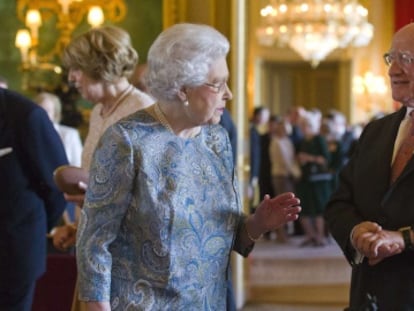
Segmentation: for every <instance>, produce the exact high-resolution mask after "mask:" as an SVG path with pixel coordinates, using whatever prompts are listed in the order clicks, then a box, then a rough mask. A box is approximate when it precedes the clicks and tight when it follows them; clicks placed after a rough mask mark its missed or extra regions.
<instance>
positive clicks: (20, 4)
mask: <svg viewBox="0 0 414 311" xmlns="http://www.w3.org/2000/svg"><path fill="white" fill-rule="evenodd" d="M16 8H17V16H18V18H19V20H21V21H22V22H23V23H24V24H25V26H26V28H24V29H20V30H18V31H17V34H16V41H15V45H16V47H17V48H19V49H20V55H21V68H22V70H23V71H25V72H35V71H37V72H39V71H48V72H54V73H55V74H58V75H60V74H61V73H62V68H61V67H60V56H61V54H62V52H63V49H64V48H65V47H66V46H67V45H68V44H69V42H70V40H71V38H72V33H73V32H74V30H75V29H76V28H77V27H78V26H80V25H81V24H82V23H84V22H85V21H87V23H88V24H89V25H90V26H91V27H97V26H99V25H101V24H103V22H104V21H105V19H106V20H109V21H112V22H119V21H121V20H122V19H123V18H124V17H125V14H126V5H125V3H124V0H17V3H16ZM42 26H44V27H45V30H44V32H43V33H44V34H46V33H47V36H45V37H46V38H45V40H44V41H45V42H41V41H40V39H41V38H40V36H39V34H42V32H41V31H39V30H40V29H41V27H42ZM51 38H52V39H54V42H48V41H50V39H51ZM52 41H53V40H52ZM42 43H44V44H42ZM46 45H49V46H51V47H50V49H49V50H47V51H46V52H45V51H43V53H41V52H39V51H40V50H41V49H40V46H42V47H44V46H46ZM43 50H44V49H43Z"/></svg>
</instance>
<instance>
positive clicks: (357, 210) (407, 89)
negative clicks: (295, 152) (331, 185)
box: [325, 24, 414, 310]
mask: <svg viewBox="0 0 414 311" xmlns="http://www.w3.org/2000/svg"><path fill="white" fill-rule="evenodd" d="M412 38H414V24H409V25H407V26H405V27H403V28H402V29H401V30H399V31H398V32H397V33H396V34H395V35H394V38H393V40H392V45H391V49H390V51H389V52H388V53H387V54H385V55H384V59H385V62H386V63H387V65H389V70H388V74H389V77H390V80H391V89H392V97H393V99H394V100H395V101H398V102H401V103H402V104H403V107H402V108H401V109H400V110H399V111H397V112H394V113H392V114H390V115H388V116H385V117H383V118H382V119H379V120H375V121H373V122H371V123H369V124H368V125H367V126H366V128H365V129H364V131H363V133H362V135H361V137H360V139H359V142H358V144H357V147H356V150H355V152H354V153H353V156H352V157H351V159H350V161H349V162H348V164H347V165H346V166H345V168H344V169H343V170H342V172H341V173H340V176H339V185H338V190H337V191H336V192H335V193H334V194H333V196H332V197H331V200H330V202H329V203H328V205H327V208H326V212H325V217H326V220H327V223H328V225H329V229H330V232H331V233H332V235H333V237H334V238H335V240H336V241H337V243H338V244H339V246H340V247H341V249H342V250H343V252H344V254H345V256H346V258H347V260H348V261H349V263H350V264H351V265H352V281H351V293H350V308H349V310H367V309H363V306H364V305H365V304H366V303H367V302H369V301H371V302H373V303H375V304H376V305H377V306H376V308H378V310H414V282H413V280H414V248H413V246H412V244H413V243H414V232H413V226H414V158H413V157H412V156H411V159H410V160H409V161H408V163H407V164H406V166H405V168H404V170H403V171H402V173H401V174H400V175H399V177H398V178H397V179H395V180H391V175H392V172H393V171H394V170H393V169H392V167H393V166H395V165H394V160H395V158H396V155H397V153H398V150H399V147H400V145H401V142H402V141H403V140H404V137H405V136H406V135H405V133H406V132H407V131H409V129H410V128H409V126H410V122H411V120H410V116H409V114H410V112H411V111H412V110H413V107H414V41H413V39H412ZM410 154H412V151H411V153H410ZM369 310H371V309H369ZM372 310H374V309H372Z"/></svg>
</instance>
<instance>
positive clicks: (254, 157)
mask: <svg viewBox="0 0 414 311" xmlns="http://www.w3.org/2000/svg"><path fill="white" fill-rule="evenodd" d="M269 117H270V112H269V109H267V108H265V107H262V106H260V107H256V108H255V109H254V111H253V117H252V120H251V122H250V129H249V138H250V178H249V189H248V190H249V194H248V195H249V197H250V201H251V202H250V211H251V212H254V209H255V208H256V204H257V202H256V201H260V200H261V199H262V197H261V198H260V199H258V200H257V198H255V192H256V191H257V189H258V187H259V176H260V161H261V159H262V150H261V148H262V139H261V133H260V131H259V130H260V129H259V128H260V127H261V126H263V125H264V124H267V122H268V120H269ZM259 191H260V189H259ZM259 197H260V195H259Z"/></svg>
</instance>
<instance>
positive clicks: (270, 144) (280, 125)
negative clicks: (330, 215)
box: [248, 106, 362, 247]
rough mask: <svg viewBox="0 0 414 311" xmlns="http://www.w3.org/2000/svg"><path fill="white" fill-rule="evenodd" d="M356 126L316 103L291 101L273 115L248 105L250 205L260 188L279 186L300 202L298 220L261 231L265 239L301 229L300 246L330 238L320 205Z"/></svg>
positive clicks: (262, 191)
mask: <svg viewBox="0 0 414 311" xmlns="http://www.w3.org/2000/svg"><path fill="white" fill-rule="evenodd" d="M361 127H362V125H357V126H350V125H349V124H348V122H347V119H346V117H345V115H344V114H343V113H341V112H339V111H337V110H330V111H328V112H326V113H325V114H323V113H322V112H321V111H319V110H318V109H317V108H313V109H305V108H304V107H292V108H291V109H290V110H289V111H288V112H287V113H286V114H284V115H273V114H271V113H270V108H268V107H262V106H260V107H256V108H255V109H254V111H253V114H252V119H251V124H250V169H251V170H250V173H251V174H250V184H249V192H248V193H249V196H250V202H251V210H254V206H255V202H256V200H257V199H258V198H261V197H263V196H264V195H265V194H270V195H277V194H279V193H283V192H285V191H293V192H295V193H297V194H298V196H299V197H300V198H301V205H302V208H303V210H302V213H301V217H300V220H299V223H295V224H293V223H290V224H287V225H286V226H284V227H282V228H279V229H278V230H277V231H276V232H268V233H266V234H265V235H264V238H265V239H266V240H276V241H277V242H280V243H287V242H288V240H289V236H292V235H300V236H302V235H303V236H304V238H303V241H302V242H301V244H300V245H301V246H303V247H305V246H314V247H321V246H324V245H326V244H327V243H328V242H329V241H330V239H329V232H327V229H326V226H325V223H324V219H323V213H324V206H325V205H326V203H327V201H328V199H329V197H330V195H331V194H332V192H333V190H334V189H335V188H336V186H337V178H338V172H339V171H340V170H341V168H342V167H343V166H344V165H345V163H346V162H347V161H348V159H349V157H350V156H351V154H352V150H353V147H354V144H355V143H356V141H357V140H358V136H359V133H360V132H361Z"/></svg>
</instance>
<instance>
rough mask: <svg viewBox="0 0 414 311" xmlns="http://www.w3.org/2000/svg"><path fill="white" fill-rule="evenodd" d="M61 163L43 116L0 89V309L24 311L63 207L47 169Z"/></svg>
mask: <svg viewBox="0 0 414 311" xmlns="http://www.w3.org/2000/svg"><path fill="white" fill-rule="evenodd" d="M63 164H67V159H66V155H65V151H64V149H63V146H62V143H61V140H60V138H59V136H58V134H57V132H56V131H55V129H54V127H53V125H52V123H51V122H50V120H49V118H48V116H47V114H46V112H45V111H44V110H43V109H42V108H41V107H39V106H38V105H36V104H34V103H32V102H31V101H30V100H28V99H26V98H25V97H23V96H21V95H19V94H17V93H15V92H12V91H10V90H7V89H3V88H0V176H1V178H0V189H1V190H0V310H7V311H30V309H31V304H32V299H33V293H34V287H35V283H36V280H37V279H38V278H39V277H40V276H41V275H42V274H43V273H44V271H45V266H46V234H47V232H48V231H49V230H50V229H51V228H52V227H53V226H54V225H55V223H56V222H57V220H58V219H59V217H60V216H61V214H62V212H63V210H64V208H65V204H66V202H65V199H64V197H63V194H62V193H61V192H60V191H59V190H58V189H57V188H56V186H55V184H54V182H53V171H54V170H55V169H56V168H57V167H58V166H60V165H63Z"/></svg>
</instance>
